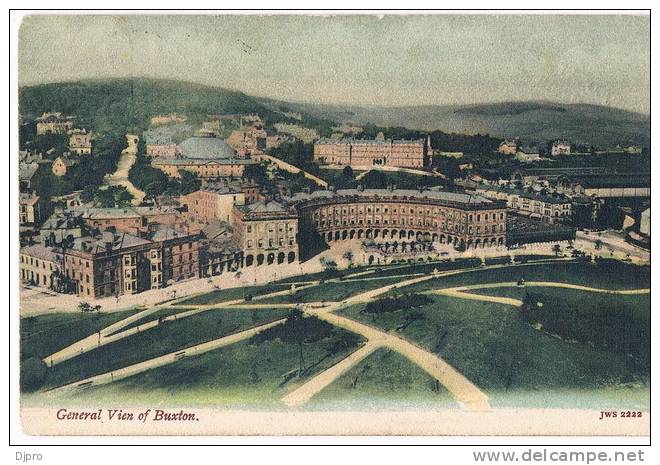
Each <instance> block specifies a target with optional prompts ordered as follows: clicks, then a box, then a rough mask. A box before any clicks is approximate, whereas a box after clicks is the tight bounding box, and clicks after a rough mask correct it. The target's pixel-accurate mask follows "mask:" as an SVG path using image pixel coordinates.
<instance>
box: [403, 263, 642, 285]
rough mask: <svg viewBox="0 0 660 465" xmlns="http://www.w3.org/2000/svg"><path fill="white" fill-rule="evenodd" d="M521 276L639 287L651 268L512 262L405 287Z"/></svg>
mask: <svg viewBox="0 0 660 465" xmlns="http://www.w3.org/2000/svg"><path fill="white" fill-rule="evenodd" d="M521 278H522V279H524V280H525V281H554V282H563V283H570V284H579V285H582V286H590V287H596V288H604V289H639V288H648V287H650V285H651V284H650V283H651V267H650V266H639V265H631V264H627V263H623V262H619V261H616V260H602V261H600V262H597V263H585V262H578V261H571V262H557V263H540V264H526V265H518V266H516V265H512V266H506V267H503V268H495V269H478V268H477V269H474V270H473V271H469V272H466V273H458V274H455V275H449V276H442V277H438V278H436V279H432V280H430V281H425V282H422V283H419V284H414V285H411V286H408V287H406V288H405V290H406V292H420V291H426V290H432V289H442V288H448V287H458V286H469V285H473V284H481V283H484V284H485V283H496V282H511V281H518V280H519V279H521ZM394 292H397V291H394ZM398 292H400V291H398Z"/></svg>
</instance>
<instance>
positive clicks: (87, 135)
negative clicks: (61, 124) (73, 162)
mask: <svg viewBox="0 0 660 465" xmlns="http://www.w3.org/2000/svg"><path fill="white" fill-rule="evenodd" d="M69 150H70V151H71V152H72V153H75V154H78V155H89V154H90V153H92V133H91V132H88V131H86V130H85V129H72V130H71V131H69Z"/></svg>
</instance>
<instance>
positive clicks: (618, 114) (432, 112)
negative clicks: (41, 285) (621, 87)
mask: <svg viewBox="0 0 660 465" xmlns="http://www.w3.org/2000/svg"><path fill="white" fill-rule="evenodd" d="M283 105H286V106H287V107H288V108H290V109H292V110H294V111H304V112H306V113H309V114H312V115H314V116H317V117H323V118H327V119H332V120H336V121H341V122H352V123H357V124H365V123H367V122H370V123H374V124H377V125H379V126H405V127H407V128H410V129H419V130H425V131H429V130H436V129H439V130H441V131H444V132H456V133H466V134H477V133H480V134H490V135H493V136H498V137H504V138H513V137H519V138H521V139H523V140H524V141H527V142H532V141H547V140H552V139H559V138H566V139H569V140H571V141H573V142H576V143H580V144H586V145H595V146H600V147H610V146H615V145H617V144H620V145H622V146H625V145H631V144H636V145H641V146H645V147H648V146H649V145H650V118H649V116H648V115H642V114H639V113H633V112H629V111H625V110H620V109H617V108H611V107H605V106H598V105H586V104H570V105H562V104H557V103H550V102H502V103H493V104H483V105H463V106H456V105H452V106H436V105H429V106H409V107H357V106H340V105H314V104H300V103H296V104H292V103H286V104H284V103H283Z"/></svg>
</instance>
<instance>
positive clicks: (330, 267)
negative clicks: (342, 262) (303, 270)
mask: <svg viewBox="0 0 660 465" xmlns="http://www.w3.org/2000/svg"><path fill="white" fill-rule="evenodd" d="M319 261H320V262H321V266H322V267H323V269H324V270H325V271H326V272H327V273H334V272H335V271H337V262H335V261H334V260H332V259H331V258H326V257H321V259H320V260H319Z"/></svg>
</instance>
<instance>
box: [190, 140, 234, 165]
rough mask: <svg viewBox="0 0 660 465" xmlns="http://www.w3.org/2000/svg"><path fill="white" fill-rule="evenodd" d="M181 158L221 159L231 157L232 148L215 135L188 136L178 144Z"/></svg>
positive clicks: (232, 154)
mask: <svg viewBox="0 0 660 465" xmlns="http://www.w3.org/2000/svg"><path fill="white" fill-rule="evenodd" d="M179 147H180V149H181V156H182V157H183V158H193V159H204V160H221V159H233V158H234V157H235V156H236V152H235V151H234V149H233V148H232V147H231V146H230V145H229V144H228V143H227V142H225V141H224V140H222V139H218V138H216V137H200V136H195V137H190V138H188V139H186V140H184V141H183V142H181V145H180V146H179Z"/></svg>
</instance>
